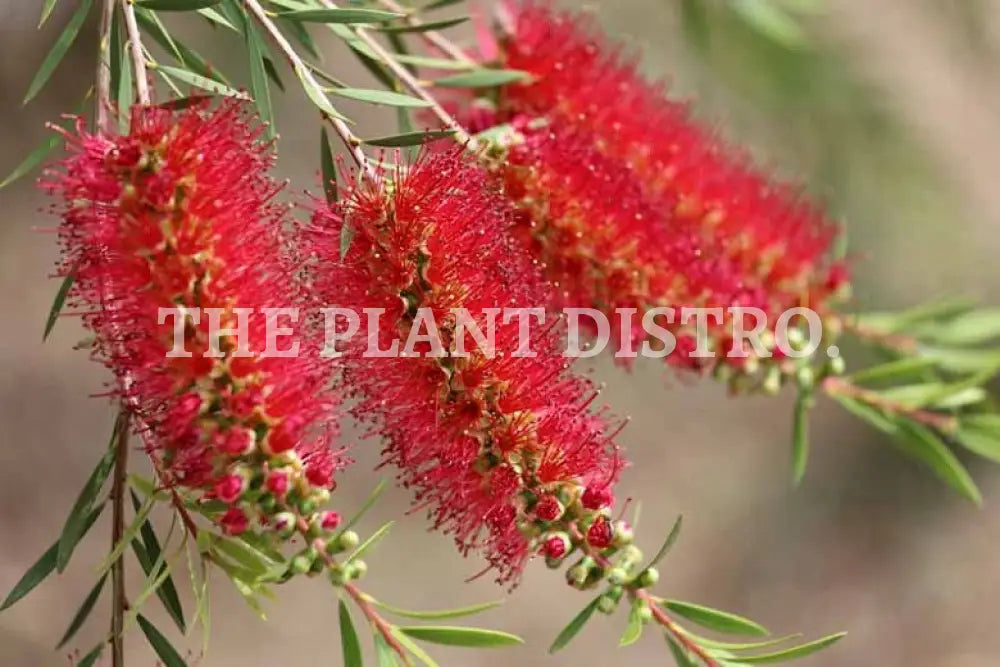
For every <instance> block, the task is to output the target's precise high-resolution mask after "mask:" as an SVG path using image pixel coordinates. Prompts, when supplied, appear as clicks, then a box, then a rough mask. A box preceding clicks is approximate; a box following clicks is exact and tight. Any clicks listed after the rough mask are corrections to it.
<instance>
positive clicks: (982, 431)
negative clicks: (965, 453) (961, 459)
mask: <svg viewBox="0 0 1000 667" xmlns="http://www.w3.org/2000/svg"><path fill="white" fill-rule="evenodd" d="M955 439H956V440H958V442H959V443H961V444H962V446H964V447H965V448H966V449H968V450H969V451H972V452H975V453H976V454H979V455H980V456H982V457H984V458H987V459H990V460H991V461H996V462H997V463H1000V415H995V414H983V415H968V416H966V417H963V418H962V421H961V423H960V424H959V427H958V432H957V433H956V434H955Z"/></svg>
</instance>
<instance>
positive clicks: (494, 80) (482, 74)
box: [434, 69, 531, 88]
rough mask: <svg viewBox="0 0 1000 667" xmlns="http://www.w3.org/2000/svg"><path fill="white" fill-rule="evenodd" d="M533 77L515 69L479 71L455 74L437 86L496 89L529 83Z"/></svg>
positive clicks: (436, 84)
mask: <svg viewBox="0 0 1000 667" xmlns="http://www.w3.org/2000/svg"><path fill="white" fill-rule="evenodd" d="M530 78H531V75H530V74H528V73H527V72H522V71H520V70H514V69H479V70H474V71H472V72H467V73H464V74H454V75H452V76H446V77H444V78H443V79H438V80H436V81H435V82H434V85H435V86H440V87H442V88H494V87H496V86H502V85H504V84H508V83H513V82H515V81H527V80H529V79H530Z"/></svg>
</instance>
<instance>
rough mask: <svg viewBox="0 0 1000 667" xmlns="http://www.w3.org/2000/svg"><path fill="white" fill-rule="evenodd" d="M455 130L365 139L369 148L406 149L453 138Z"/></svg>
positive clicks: (408, 133)
mask: <svg viewBox="0 0 1000 667" xmlns="http://www.w3.org/2000/svg"><path fill="white" fill-rule="evenodd" d="M453 134H455V131H454V130H429V131H426V132H407V133H406V134H394V135H392V136H388V137H376V138H374V139H363V140H362V141H363V142H364V143H366V144H368V145H369V146H382V147H383V148H404V147H406V146H419V145H420V144H423V143H427V142H428V141H436V140H438V139H444V138H445V137H451V136H452V135H453Z"/></svg>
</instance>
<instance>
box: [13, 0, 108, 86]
mask: <svg viewBox="0 0 1000 667" xmlns="http://www.w3.org/2000/svg"><path fill="white" fill-rule="evenodd" d="M91 4H93V1H92V0H83V1H82V2H81V3H80V4H79V5H78V6H77V8H76V11H75V12H73V16H71V17H70V19H69V23H67V24H66V27H65V28H63V31H62V34H60V35H59V38H58V39H57V40H56V43H55V44H53V45H52V50H51V51H49V53H48V55H47V56H45V60H43V61H42V64H41V65H40V66H39V67H38V71H37V72H36V73H35V78H33V79H32V80H31V84H30V85H29V86H28V92H27V94H26V95H25V96H24V101H23V104H27V103H28V102H30V101H31V99H32V98H33V97H34V96H35V95H37V94H38V93H39V92H40V91H41V90H42V88H44V87H45V84H46V83H47V82H48V80H49V77H51V76H52V72H54V71H55V69H56V67H58V66H59V63H60V62H61V61H62V59H63V57H64V56H65V55H66V52H67V51H69V47H70V46H72V45H73V41H74V40H76V36H77V35H78V34H80V27H81V26H83V22H84V21H86V20H87V14H88V13H89V12H90V6H91Z"/></svg>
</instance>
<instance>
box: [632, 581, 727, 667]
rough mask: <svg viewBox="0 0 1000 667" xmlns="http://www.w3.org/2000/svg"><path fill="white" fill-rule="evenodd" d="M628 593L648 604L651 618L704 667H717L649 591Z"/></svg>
mask: <svg viewBox="0 0 1000 667" xmlns="http://www.w3.org/2000/svg"><path fill="white" fill-rule="evenodd" d="M629 594H630V595H631V596H632V597H636V598H639V599H640V600H643V601H644V602H645V603H646V604H648V605H649V610H650V611H651V612H653V618H654V619H655V620H656V622H657V623H659V624H660V625H662V626H663V628H664V629H665V630H666V631H667V632H669V633H670V634H671V635H672V636H673V638H674V639H676V640H677V643H679V644H680V645H681V646H683V647H684V648H685V649H686V650H687V651H689V652H690V653H693V654H694V655H696V656H698V659H699V660H701V661H702V662H703V663H705V667H719V663H718V662H717V661H716V660H715V658H713V657H712V656H710V655H709V654H708V653H706V652H705V649H703V648H702V647H701V646H699V645H698V644H697V643H695V642H693V641H691V638H690V637H688V636H687V634H685V633H684V631H683V630H681V628H680V626H678V625H677V624H676V623H674V621H673V619H672V618H670V616H668V615H667V612H665V611H663V608H662V607H660V605H659V604H657V601H656V600H655V599H654V598H653V596H652V595H650V594H649V591H646V590H644V589H638V590H631V591H629Z"/></svg>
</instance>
